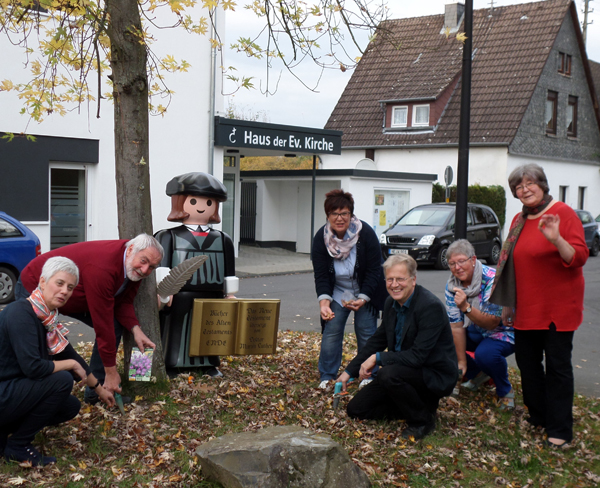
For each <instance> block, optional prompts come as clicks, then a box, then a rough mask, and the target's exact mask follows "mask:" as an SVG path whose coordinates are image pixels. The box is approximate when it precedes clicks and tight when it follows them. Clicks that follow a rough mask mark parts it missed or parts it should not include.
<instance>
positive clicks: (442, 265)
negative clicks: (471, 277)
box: [435, 246, 448, 269]
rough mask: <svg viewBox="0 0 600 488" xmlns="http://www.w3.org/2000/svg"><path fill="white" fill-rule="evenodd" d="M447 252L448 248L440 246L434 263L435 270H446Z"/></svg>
mask: <svg viewBox="0 0 600 488" xmlns="http://www.w3.org/2000/svg"><path fill="white" fill-rule="evenodd" d="M447 252H448V246H442V247H441V248H440V250H439V251H438V255H437V260H436V262H435V268H436V269H448V258H447V257H446V253H447Z"/></svg>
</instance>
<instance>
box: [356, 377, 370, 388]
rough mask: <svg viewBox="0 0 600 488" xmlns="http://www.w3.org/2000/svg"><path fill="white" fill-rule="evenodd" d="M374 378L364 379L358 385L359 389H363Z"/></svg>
mask: <svg viewBox="0 0 600 488" xmlns="http://www.w3.org/2000/svg"><path fill="white" fill-rule="evenodd" d="M372 381H373V380H372V379H371V378H367V379H366V380H362V381H361V382H360V384H359V385H358V389H359V390H362V389H363V388H364V387H365V386H367V385H368V384H369V383H371V382H372Z"/></svg>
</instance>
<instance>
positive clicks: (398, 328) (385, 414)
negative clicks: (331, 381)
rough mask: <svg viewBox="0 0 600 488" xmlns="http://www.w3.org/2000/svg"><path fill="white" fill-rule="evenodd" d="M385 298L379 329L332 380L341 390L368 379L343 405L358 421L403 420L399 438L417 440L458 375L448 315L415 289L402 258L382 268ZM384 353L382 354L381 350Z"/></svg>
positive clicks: (413, 273)
mask: <svg viewBox="0 0 600 488" xmlns="http://www.w3.org/2000/svg"><path fill="white" fill-rule="evenodd" d="M383 269H384V272H385V278H386V287H387V290H388V293H389V294H390V297H389V298H388V299H387V301H386V303H385V307H384V309H383V319H382V322H381V326H380V327H379V328H378V329H377V331H376V332H375V334H374V335H373V336H372V337H371V338H370V339H369V341H368V342H367V344H366V345H365V347H364V348H363V350H362V351H361V353H360V354H358V355H357V356H356V357H355V358H354V359H353V360H352V361H351V362H350V364H349V365H348V367H347V368H346V371H344V373H342V374H341V375H340V377H339V378H338V379H337V381H341V382H342V385H343V386H342V389H343V390H344V391H345V390H346V385H347V382H348V380H349V379H350V378H357V377H359V378H360V379H361V380H362V379H367V378H371V377H372V371H373V368H374V367H375V366H376V365H378V366H379V371H378V372H377V375H376V376H375V377H374V379H373V382H371V383H370V384H368V385H367V386H365V387H364V388H363V389H361V390H360V391H359V392H358V393H357V394H356V395H355V397H354V398H353V399H352V400H351V401H350V403H349V404H348V415H349V416H350V417H353V418H358V419H384V418H387V419H404V420H406V423H407V428H406V429H405V430H404V432H403V433H402V436H403V437H404V438H409V437H414V439H422V438H423V437H425V436H426V435H427V434H429V433H431V432H432V431H433V430H434V429H435V415H436V410H437V407H438V404H439V400H440V398H442V397H444V396H447V395H449V394H450V393H451V392H452V388H453V387H454V385H455V384H456V379H457V376H458V370H457V366H456V364H457V360H456V352H455V348H454V341H453V340H452V331H451V329H450V324H449V322H448V315H447V313H446V309H445V307H444V305H443V304H442V302H441V301H440V300H439V299H438V298H437V297H436V296H435V295H433V293H431V292H430V291H428V290H426V289H425V288H423V287H422V286H420V285H417V284H416V280H417V263H416V262H415V260H414V259H413V258H412V257H410V256H408V255H405V254H399V255H394V256H391V257H390V258H388V259H387V261H386V262H385V263H384V265H383ZM386 349H387V351H386Z"/></svg>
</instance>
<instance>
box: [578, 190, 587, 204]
mask: <svg viewBox="0 0 600 488" xmlns="http://www.w3.org/2000/svg"><path fill="white" fill-rule="evenodd" d="M585 188H586V187H585V186H580V187H579V201H578V202H577V203H578V204H579V205H577V207H578V208H584V207H585Z"/></svg>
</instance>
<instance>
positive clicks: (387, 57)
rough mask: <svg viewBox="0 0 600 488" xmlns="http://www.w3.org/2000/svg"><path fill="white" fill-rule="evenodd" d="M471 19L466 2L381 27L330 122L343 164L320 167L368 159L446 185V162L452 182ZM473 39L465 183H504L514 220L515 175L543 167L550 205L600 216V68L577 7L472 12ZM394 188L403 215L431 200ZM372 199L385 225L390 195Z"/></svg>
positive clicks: (559, 2) (557, 2) (564, 0)
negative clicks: (511, 182)
mask: <svg viewBox="0 0 600 488" xmlns="http://www.w3.org/2000/svg"><path fill="white" fill-rule="evenodd" d="M463 20H464V6H463V5H462V4H452V5H446V12H445V14H440V15H430V16H425V17H416V18H408V19H399V20H388V21H385V22H383V23H382V24H381V25H380V26H379V28H378V31H377V35H376V36H375V38H374V40H373V41H372V42H371V43H370V44H369V46H368V48H367V49H366V51H365V53H364V55H363V57H362V59H361V61H360V63H359V64H358V66H357V68H356V70H355V72H354V73H353V75H352V77H351V79H350V81H349V82H348V85H347V86H346V88H345V90H344V92H343V94H342V96H341V97H340V99H339V101H338V103H337V105H336V107H335V109H334V110H333V112H332V114H331V116H330V118H329V120H328V122H327V124H326V126H325V128H326V129H331V130H338V131H342V132H343V136H342V156H341V157H337V158H331V157H327V156H325V157H323V168H325V169H334V168H343V167H346V168H347V167H354V165H356V164H357V163H358V162H359V161H360V162H361V163H360V164H365V163H364V161H365V159H367V160H370V161H372V166H373V169H374V170H375V169H376V170H378V171H384V172H386V171H406V172H420V173H427V174H437V175H438V180H440V182H443V176H442V175H444V169H445V168H446V167H447V166H450V167H452V168H453V170H454V174H456V169H457V160H458V134H459V118H460V99H461V74H462V73H461V72H462V55H463V43H462V42H461V41H460V39H457V36H456V33H457V32H459V33H460V31H462V30H463V28H464V27H463ZM472 41H473V51H472V86H471V129H470V153H469V154H470V157H469V184H481V185H503V186H504V187H505V189H506V195H507V220H508V222H509V223H510V219H511V217H512V216H513V215H514V214H515V213H517V211H519V209H520V204H519V202H518V200H516V199H514V198H513V197H512V194H511V193H510V190H509V188H508V185H507V177H508V175H509V174H510V172H511V171H512V170H513V169H514V168H515V167H517V166H519V165H521V164H524V163H527V162H536V163H538V164H540V165H542V166H543V167H544V169H545V171H546V174H547V176H548V179H549V183H550V191H551V194H552V195H553V196H554V197H556V198H559V199H560V200H562V201H565V202H567V203H568V204H570V205H571V206H572V207H573V208H584V209H586V210H590V211H591V212H592V213H593V214H594V215H597V214H598V213H600V171H599V170H600V130H599V127H600V109H599V106H598V98H599V97H598V91H597V89H596V88H595V87H594V81H593V80H594V78H595V79H596V80H597V81H596V83H600V76H599V75H600V73H598V68H599V67H600V65H598V64H597V63H590V62H589V61H588V59H587V55H586V51H585V47H584V44H583V39H582V35H581V31H580V27H579V22H578V19H577V11H576V8H575V4H574V3H573V2H572V1H570V0H546V1H538V2H532V3H526V4H520V5H511V6H505V7H494V8H492V7H489V8H485V9H480V10H475V11H474V15H473V39H472ZM593 73H594V75H593ZM386 191H388V195H389V196H390V198H392V197H393V198H394V199H395V201H396V202H398V201H402V202H403V204H404V205H403V207H404V208H405V209H406V207H408V208H410V207H413V206H415V205H418V204H421V203H427V202H423V201H420V200H416V199H415V198H413V197H412V195H411V185H410V183H409V182H404V183H403V182H396V184H395V188H393V189H392V188H387V190H386ZM374 193H375V195H377V194H378V193H377V189H375V191H374ZM375 195H374V196H373V198H371V202H372V203H370V205H372V212H373V223H374V224H383V223H384V222H383V221H384V219H382V218H381V209H380V208H378V205H377V202H378V201H380V202H381V201H385V199H384V198H379V200H378V198H376V197H375ZM393 211H394V209H393V208H392V209H387V212H386V213H384V215H387V222H385V223H386V224H390V223H392V222H393V220H394V218H395V214H394V212H393ZM377 230H378V231H380V230H381V227H380V228H378V229H377Z"/></svg>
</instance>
